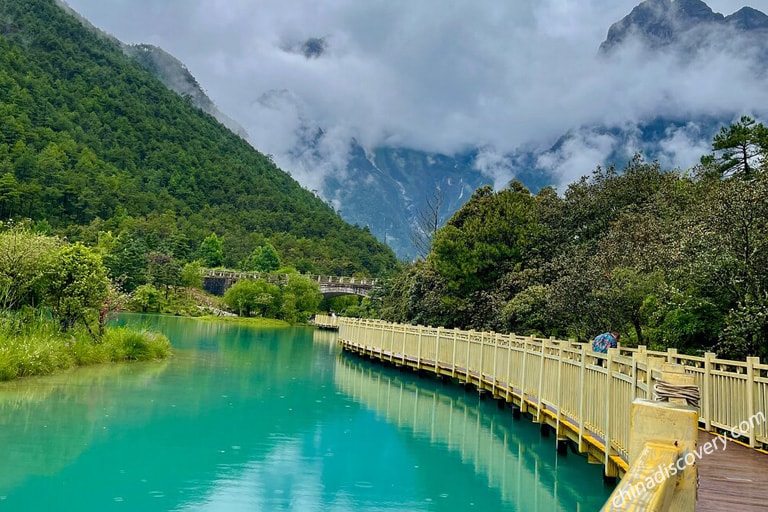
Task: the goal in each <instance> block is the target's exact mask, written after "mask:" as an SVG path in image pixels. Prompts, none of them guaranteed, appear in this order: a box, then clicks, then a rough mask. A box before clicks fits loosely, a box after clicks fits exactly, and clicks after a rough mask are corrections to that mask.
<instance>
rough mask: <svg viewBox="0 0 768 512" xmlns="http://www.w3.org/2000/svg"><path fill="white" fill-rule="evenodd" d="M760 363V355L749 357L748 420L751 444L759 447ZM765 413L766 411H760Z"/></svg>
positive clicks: (753, 446)
mask: <svg viewBox="0 0 768 512" xmlns="http://www.w3.org/2000/svg"><path fill="white" fill-rule="evenodd" d="M757 364H760V358H759V357H748V358H747V393H746V395H747V396H746V399H747V416H748V418H747V421H748V422H749V446H750V447H752V448H755V447H757V439H756V435H755V418H756V417H755V413H756V411H755V365H757ZM760 412H762V413H765V411H760Z"/></svg>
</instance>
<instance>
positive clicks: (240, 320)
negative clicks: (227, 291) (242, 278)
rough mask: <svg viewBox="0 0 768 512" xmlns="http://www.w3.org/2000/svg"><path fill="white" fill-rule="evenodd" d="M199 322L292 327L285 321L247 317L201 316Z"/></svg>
mask: <svg viewBox="0 0 768 512" xmlns="http://www.w3.org/2000/svg"><path fill="white" fill-rule="evenodd" d="M197 320H202V321H205V322H216V323H228V324H235V325H248V326H251V327H290V326H291V324H290V323H289V322H286V321H285V320H277V319H275V318H263V317H245V316H214V315H209V316H201V317H198V318H197Z"/></svg>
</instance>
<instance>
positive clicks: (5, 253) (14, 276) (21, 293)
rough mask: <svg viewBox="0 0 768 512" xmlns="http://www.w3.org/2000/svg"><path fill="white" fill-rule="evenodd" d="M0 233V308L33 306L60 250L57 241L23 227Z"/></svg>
mask: <svg viewBox="0 0 768 512" xmlns="http://www.w3.org/2000/svg"><path fill="white" fill-rule="evenodd" d="M4 227H5V228H6V229H5V230H3V231H0V308H2V309H4V310H5V309H14V308H17V307H19V306H21V305H30V306H36V305H37V301H38V300H40V293H39V285H40V283H41V281H42V279H43V277H44V276H45V275H46V273H47V272H48V270H49V269H50V267H51V265H52V264H53V261H54V258H55V254H56V252H57V251H58V249H59V247H61V241H60V240H59V239H57V238H54V237H50V236H45V235H40V234H37V233H33V232H32V231H31V230H30V229H29V228H28V226H26V225H24V224H12V225H9V226H4Z"/></svg>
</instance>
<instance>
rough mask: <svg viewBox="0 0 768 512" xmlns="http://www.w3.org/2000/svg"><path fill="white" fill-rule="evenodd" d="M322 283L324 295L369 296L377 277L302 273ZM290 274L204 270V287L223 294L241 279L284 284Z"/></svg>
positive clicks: (219, 294)
mask: <svg viewBox="0 0 768 512" xmlns="http://www.w3.org/2000/svg"><path fill="white" fill-rule="evenodd" d="M302 275H303V276H304V277H306V278H308V279H311V280H312V281H316V282H317V283H318V284H319V285H320V293H322V294H323V297H338V296H339V295H359V296H361V297H368V295H370V292H371V290H372V289H374V288H375V287H376V285H377V280H376V279H371V278H367V277H340V276H318V275H313V274H302ZM288 276H289V274H270V273H266V272H233V271H231V270H207V269H206V270H203V288H204V289H205V291H207V292H208V293H212V294H214V295H218V296H222V295H224V292H226V291H227V290H228V289H229V287H230V286H232V285H233V284H235V283H236V282H238V281H240V280H241V279H264V280H266V281H268V282H270V283H275V284H284V283H286V282H287V281H288Z"/></svg>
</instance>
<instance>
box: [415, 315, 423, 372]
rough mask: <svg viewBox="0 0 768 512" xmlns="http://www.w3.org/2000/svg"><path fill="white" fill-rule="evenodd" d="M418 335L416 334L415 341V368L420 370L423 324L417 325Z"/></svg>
mask: <svg viewBox="0 0 768 512" xmlns="http://www.w3.org/2000/svg"><path fill="white" fill-rule="evenodd" d="M418 331H419V333H418V335H417V341H416V352H417V354H416V368H417V369H418V370H421V334H422V332H423V331H424V326H422V325H419V326H418Z"/></svg>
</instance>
